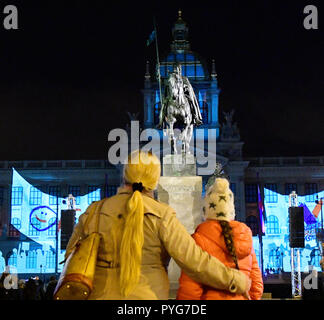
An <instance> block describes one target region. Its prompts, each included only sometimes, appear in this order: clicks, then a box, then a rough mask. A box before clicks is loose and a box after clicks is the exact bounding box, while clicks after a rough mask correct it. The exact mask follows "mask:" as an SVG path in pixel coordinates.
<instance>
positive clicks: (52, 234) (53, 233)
mask: <svg viewBox="0 0 324 320" xmlns="http://www.w3.org/2000/svg"><path fill="white" fill-rule="evenodd" d="M55 220H56V218H51V219H49V221H48V225H49V226H50V225H52V224H53V225H52V226H51V227H50V228H48V229H47V234H48V235H49V236H55V231H56V224H55V223H54V222H55Z"/></svg>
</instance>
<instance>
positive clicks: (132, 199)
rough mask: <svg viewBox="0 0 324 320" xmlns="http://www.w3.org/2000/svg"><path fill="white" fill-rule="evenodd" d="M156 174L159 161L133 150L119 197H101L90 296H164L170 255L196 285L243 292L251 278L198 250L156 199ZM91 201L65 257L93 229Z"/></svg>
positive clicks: (247, 287) (148, 297)
mask: <svg viewBox="0 0 324 320" xmlns="http://www.w3.org/2000/svg"><path fill="white" fill-rule="evenodd" d="M160 173H161V166H160V162H159V160H158V158H157V157H156V156H155V155H153V154H152V153H150V152H143V151H135V152H133V153H132V154H130V156H129V157H128V163H127V164H126V165H125V168H124V182H125V184H124V186H122V187H121V188H120V189H119V190H118V193H117V195H115V196H113V197H110V198H107V199H105V200H104V202H103V205H102V207H101V210H100V223H99V233H100V235H101V237H102V239H101V243H100V247H99V253H98V261H97V268H96V272H95V279H94V289H93V291H92V292H91V294H90V296H89V299H100V300H105V299H107V300H119V299H131V300H138V299H145V300H152V299H168V296H169V280H168V274H167V265H168V262H169V259H170V256H171V257H172V258H173V259H174V260H175V261H176V263H177V264H178V265H179V266H180V268H182V269H183V270H185V272H186V273H187V274H188V275H189V276H190V277H191V278H192V279H195V280H196V281H198V282H200V283H203V284H206V285H209V286H212V287H215V288H217V289H221V290H228V291H230V292H234V293H243V294H244V293H245V292H247V291H248V290H249V286H250V282H249V280H248V278H247V277H246V276H245V275H244V274H243V273H241V272H240V271H238V270H235V269H231V268H228V267H226V266H225V265H224V264H222V263H221V262H220V261H219V260H217V259H216V258H214V257H212V256H210V255H209V254H208V253H207V252H204V251H202V249H201V248H200V247H199V246H197V245H196V243H195V241H194V240H193V239H192V237H191V236H190V235H189V234H188V232H187V231H186V229H185V228H184V226H183V225H182V224H181V223H180V222H179V220H178V219H177V218H176V214H175V212H174V210H173V209H172V208H171V207H170V206H168V205H167V204H164V203H161V202H158V201H156V200H154V198H153V190H154V189H155V188H156V186H157V183H158V180H159V177H160ZM92 205H93V204H91V205H90V206H89V208H88V209H87V211H86V212H85V213H84V214H82V215H81V216H80V218H79V222H78V224H77V225H76V226H75V229H74V231H73V234H72V236H71V239H70V241H69V243H68V246H67V250H66V257H67V256H68V255H69V254H70V253H71V252H72V250H73V247H74V246H75V244H76V243H77V241H78V240H79V239H80V237H81V238H83V237H85V236H86V235H88V234H90V233H91V232H93V231H94V230H95V227H96V226H95V221H90V223H89V225H88V228H86V230H84V228H83V225H84V222H85V220H86V217H87V215H88V213H89V209H90V208H91V206H92ZM93 220H95V219H93Z"/></svg>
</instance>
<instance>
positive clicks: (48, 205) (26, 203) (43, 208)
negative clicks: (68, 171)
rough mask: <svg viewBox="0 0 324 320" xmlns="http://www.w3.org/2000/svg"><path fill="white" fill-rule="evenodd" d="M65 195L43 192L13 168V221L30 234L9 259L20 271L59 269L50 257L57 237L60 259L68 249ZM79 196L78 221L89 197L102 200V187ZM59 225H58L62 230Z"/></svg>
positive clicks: (20, 230)
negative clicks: (63, 213)
mask: <svg viewBox="0 0 324 320" xmlns="http://www.w3.org/2000/svg"><path fill="white" fill-rule="evenodd" d="M35 195H37V201H35ZM77 196H79V194H78V195H77ZM53 198H54V201H53ZM55 198H56V199H55ZM64 199H65V198H63V197H56V196H53V195H49V194H47V193H45V192H42V191H41V190H39V189H37V188H36V187H35V186H33V185H32V184H30V183H29V182H28V181H27V180H26V179H24V178H23V177H22V176H21V175H20V174H19V173H18V172H17V171H16V170H15V169H14V168H13V169H12V194H11V224H12V225H13V226H14V227H15V228H16V229H17V230H18V231H19V232H20V234H21V235H23V236H25V237H27V239H24V240H22V241H20V242H19V243H18V247H17V248H13V249H12V253H11V255H12V257H11V258H12V259H11V258H10V257H9V259H8V260H9V261H10V262H11V263H14V264H15V265H13V267H15V268H16V269H17V271H18V273H53V272H55V263H54V264H53V261H52V260H51V259H52V258H51V259H50V258H49V257H52V255H53V254H54V257H55V250H56V239H57V241H58V262H60V261H62V260H63V259H64V254H65V250H61V248H60V244H61V231H60V221H61V210H65V209H67V203H63V200H64ZM79 199H80V200H79V202H78V205H76V221H75V222H76V223H77V222H78V219H79V217H80V215H81V213H83V212H85V211H86V209H87V207H88V206H89V202H88V201H89V199H91V200H93V201H97V200H100V188H94V189H93V190H91V192H90V193H88V194H85V195H83V196H79ZM56 200H57V201H56ZM56 202H57V203H56ZM57 213H58V214H57ZM56 226H58V233H57V231H56ZM56 234H57V237H56ZM25 237H23V238H25ZM23 238H22V239H23ZM9 241H10V240H9ZM30 253H32V254H30ZM13 257H15V259H14V258H13ZM32 259H34V260H35V259H36V260H35V261H34V260H32ZM0 260H1V251H0ZM62 268H63V265H62V264H58V272H61V271H62ZM1 269H3V268H2V267H1V261H0V271H1Z"/></svg>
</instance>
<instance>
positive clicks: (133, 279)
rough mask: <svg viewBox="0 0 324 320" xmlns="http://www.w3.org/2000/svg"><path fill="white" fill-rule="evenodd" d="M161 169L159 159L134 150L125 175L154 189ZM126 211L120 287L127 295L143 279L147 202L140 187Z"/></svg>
mask: <svg viewBox="0 0 324 320" xmlns="http://www.w3.org/2000/svg"><path fill="white" fill-rule="evenodd" d="M160 173H161V166H160V161H159V160H158V158H157V157H156V156H155V155H153V154H152V153H149V152H143V151H138V150H137V151H134V152H133V153H131V154H130V156H129V157H128V163H127V165H126V166H125V169H124V179H125V181H126V182H127V183H128V184H134V185H141V186H142V187H143V188H144V189H145V190H154V189H155V188H156V185H157V183H158V179H159V177H160ZM126 210H127V214H126V217H125V227H124V231H123V235H122V240H121V246H120V279H119V282H120V289H121V294H122V295H124V296H128V295H129V294H130V293H131V292H132V290H134V288H135V286H136V285H137V283H138V282H139V280H140V276H141V263H142V248H143V244H144V231H143V221H144V203H143V196H142V193H141V189H140V190H135V191H134V192H133V194H132V196H131V197H130V198H129V200H128V201H127V204H126Z"/></svg>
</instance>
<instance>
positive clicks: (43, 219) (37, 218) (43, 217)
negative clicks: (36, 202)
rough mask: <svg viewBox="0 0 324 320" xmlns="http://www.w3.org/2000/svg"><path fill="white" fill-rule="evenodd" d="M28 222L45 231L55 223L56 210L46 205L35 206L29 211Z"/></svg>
mask: <svg viewBox="0 0 324 320" xmlns="http://www.w3.org/2000/svg"><path fill="white" fill-rule="evenodd" d="M52 218H55V219H52ZM29 222H30V224H31V226H32V227H33V228H34V229H36V230H38V231H45V230H47V229H49V228H51V227H52V226H53V225H55V224H56V212H55V211H53V210H52V209H51V208H49V207H47V206H39V207H36V208H34V209H33V210H32V211H31V213H30V216H29ZM49 222H51V223H50V224H49Z"/></svg>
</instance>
